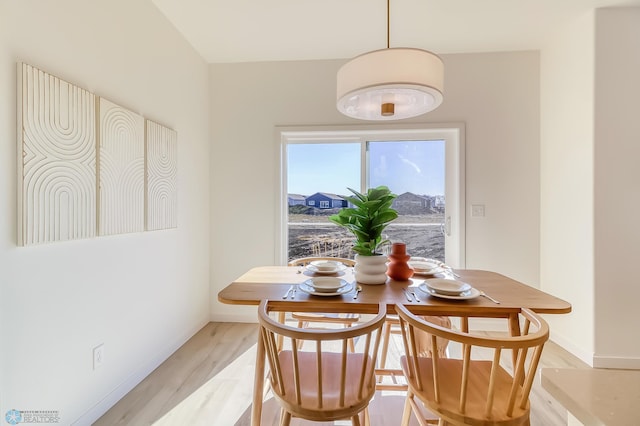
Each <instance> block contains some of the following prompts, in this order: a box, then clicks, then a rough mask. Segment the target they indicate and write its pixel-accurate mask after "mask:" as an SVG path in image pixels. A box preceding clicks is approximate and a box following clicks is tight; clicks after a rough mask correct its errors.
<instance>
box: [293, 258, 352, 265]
mask: <svg viewBox="0 0 640 426" xmlns="http://www.w3.org/2000/svg"><path fill="white" fill-rule="evenodd" d="M316 260H333V261H335V262H340V263H342V264H343V265H346V266H354V265H355V264H356V261H355V260H353V259H347V258H344V257H301V258H299V259H293V260H292V261H290V262H289V266H307V265H308V264H309V263H311V262H313V261H316Z"/></svg>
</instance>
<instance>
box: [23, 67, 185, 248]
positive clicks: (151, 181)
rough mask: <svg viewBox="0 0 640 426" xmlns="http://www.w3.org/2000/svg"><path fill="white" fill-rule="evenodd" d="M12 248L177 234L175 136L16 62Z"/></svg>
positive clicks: (136, 115)
mask: <svg viewBox="0 0 640 426" xmlns="http://www.w3.org/2000/svg"><path fill="white" fill-rule="evenodd" d="M17 76H18V81H17V103H18V107H17V111H16V112H17V114H16V115H17V134H18V149H17V154H18V162H17V163H18V200H17V210H18V239H17V240H18V245H32V244H42V243H51V242H56V241H66V240H75V239H83V238H92V237H95V236H96V235H97V236H106V235H113V234H122V233H130V232H141V231H146V230H160V229H168V228H176V227H177V222H178V218H177V204H178V203H177V198H178V197H177V156H178V155H177V151H178V144H177V139H178V137H177V132H176V131H175V130H172V129H169V128H167V127H164V126H162V125H161V124H158V123H156V122H153V121H151V120H145V118H144V117H143V116H141V115H139V114H137V113H135V112H133V111H130V110H128V109H126V108H123V107H121V106H119V105H116V104H115V103H113V102H111V101H109V100H107V99H104V98H101V97H99V96H97V95H95V94H93V93H91V92H89V91H87V90H85V89H82V88H80V87H78V86H76V85H74V84H71V83H68V82H66V81H64V80H62V79H60V78H57V77H55V76H53V75H51V74H49V73H46V72H44V71H42V70H39V69H38V68H35V67H33V66H31V65H28V64H24V63H18V72H17Z"/></svg>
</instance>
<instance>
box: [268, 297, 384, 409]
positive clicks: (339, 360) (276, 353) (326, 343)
mask: <svg viewBox="0 0 640 426" xmlns="http://www.w3.org/2000/svg"><path fill="white" fill-rule="evenodd" d="M273 303H274V302H269V301H262V302H261V304H260V307H259V308H258V320H259V322H260V334H261V338H262V341H263V343H264V347H265V352H266V355H267V360H268V362H269V367H270V380H271V387H272V391H273V393H274V396H275V397H276V399H277V400H278V401H279V402H280V404H281V405H282V406H283V408H284V409H285V410H286V411H288V412H289V413H291V414H292V415H294V416H297V417H302V418H305V419H308V420H338V419H343V418H350V417H352V416H354V415H356V414H357V413H359V412H360V411H362V410H364V409H365V408H366V407H367V405H368V404H369V401H370V400H371V398H372V397H373V395H374V392H375V387H376V379H375V365H376V356H377V353H378V346H379V344H380V333H381V329H382V325H383V323H384V319H385V314H386V306H385V305H384V303H380V304H379V306H378V311H377V313H376V315H375V317H373V318H372V319H371V320H369V321H366V322H363V323H361V324H357V325H354V326H352V327H349V328H336V329H330V330H328V329H321V330H319V329H301V328H297V327H290V326H287V325H285V324H281V323H279V322H278V321H276V320H275V319H274V318H273V316H272V315H270V312H271V310H272V304H273ZM280 336H282V337H283V338H284V345H283V346H282V349H281V350H279V349H278V345H277V341H278V338H279V337H280ZM349 339H355V340H356V344H355V349H356V351H355V352H350V351H349V349H348V340H349ZM301 342H302V344H301Z"/></svg>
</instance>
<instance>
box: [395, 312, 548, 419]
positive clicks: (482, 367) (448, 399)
mask: <svg viewBox="0 0 640 426" xmlns="http://www.w3.org/2000/svg"><path fill="white" fill-rule="evenodd" d="M396 312H397V313H398V316H399V317H400V327H401V330H402V337H403V342H404V346H405V352H406V354H405V356H404V357H402V359H401V363H402V365H403V369H404V370H405V375H406V376H407V381H408V383H409V388H410V389H411V391H412V392H413V393H414V394H415V396H417V397H418V398H420V399H421V400H422V401H423V402H424V403H425V405H426V406H427V408H428V409H429V410H430V411H432V412H434V413H436V414H438V415H439V416H440V417H441V418H442V419H443V420H445V421H446V422H449V423H452V424H486V422H487V421H489V422H492V423H495V424H509V423H511V422H512V423H513V424H520V423H519V422H518V421H517V419H525V418H526V419H528V418H529V393H530V392H531V386H532V384H533V380H534V378H535V373H536V369H537V366H538V362H539V360H540V355H541V354H542V349H543V346H544V343H545V342H546V341H547V340H548V338H549V326H548V325H547V323H546V322H545V321H544V320H543V319H542V318H541V317H540V316H538V315H537V314H535V313H534V312H532V311H530V310H528V309H524V308H522V309H521V310H520V312H519V313H518V316H519V320H520V322H521V323H522V324H523V325H522V328H521V329H522V332H521V335H520V336H510V335H508V334H507V333H504V334H505V335H504V336H503V335H499V336H495V335H488V334H486V333H483V334H478V333H470V332H469V331H468V318H462V320H463V323H462V328H463V330H462V331H457V330H452V329H449V328H446V327H442V326H440V325H438V324H434V323H431V322H429V321H428V320H425V319H423V318H421V317H418V316H416V315H414V314H412V313H411V312H410V311H409V310H408V309H407V308H406V307H404V306H402V305H396ZM504 320H505V321H507V320H508V319H507V318H504ZM418 330H420V332H427V333H429V335H430V336H431V346H432V347H433V349H434V350H432V354H431V355H432V358H431V357H424V356H422V355H421V354H420V353H419V347H418V346H419V345H418V343H417V339H416V336H417V335H418V334H419V333H420V332H419V331H418ZM439 339H446V340H448V341H450V342H451V343H454V342H457V343H459V346H460V349H461V350H460V356H459V357H454V356H452V354H451V351H450V354H449V358H443V357H441V356H440V355H439V351H438V345H439ZM503 351H504V352H505V353H504V354H503ZM512 351H513V352H512ZM502 355H512V356H502ZM514 359H515V362H512V361H511V360H514Z"/></svg>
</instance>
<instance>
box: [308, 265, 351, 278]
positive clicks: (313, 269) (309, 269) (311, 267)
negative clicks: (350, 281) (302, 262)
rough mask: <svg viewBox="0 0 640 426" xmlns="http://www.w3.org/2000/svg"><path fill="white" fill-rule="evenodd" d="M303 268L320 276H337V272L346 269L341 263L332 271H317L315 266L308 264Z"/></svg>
mask: <svg viewBox="0 0 640 426" xmlns="http://www.w3.org/2000/svg"><path fill="white" fill-rule="evenodd" d="M305 268H306V269H307V271H309V272H313V273H314V274H322V275H329V274H337V273H338V272H342V271H344V270H345V269H347V267H346V266H345V265H344V264H342V263H338V264H337V265H336V267H335V268H334V269H328V270H324V269H323V270H320V269H318V267H317V266H315V265H312V264H308V265H307V266H306V267H305Z"/></svg>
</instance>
